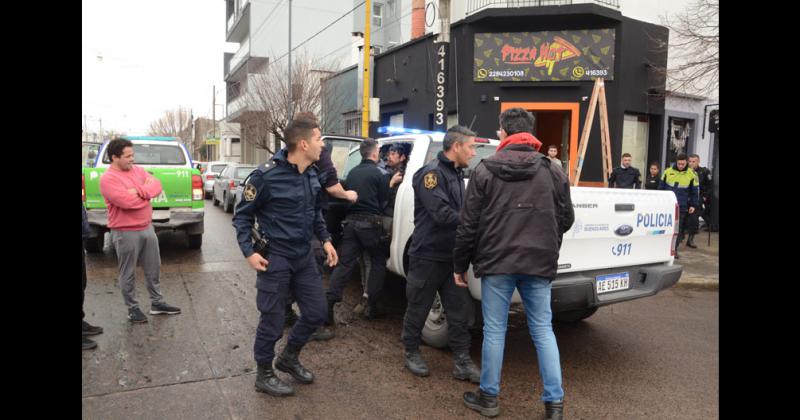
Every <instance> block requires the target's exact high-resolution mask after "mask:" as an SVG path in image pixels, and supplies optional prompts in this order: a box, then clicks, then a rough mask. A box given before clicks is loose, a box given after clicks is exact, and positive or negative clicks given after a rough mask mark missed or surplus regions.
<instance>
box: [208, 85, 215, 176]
mask: <svg viewBox="0 0 800 420" xmlns="http://www.w3.org/2000/svg"><path fill="white" fill-rule="evenodd" d="M211 90H213V91H214V92H213V93H212V94H211V126H212V129H213V133H214V134H212V136H213V137H214V138H215V139H216V138H217V106H216V104H217V86H216V85H212V86H211ZM206 158H208V161H209V162H211V160H212V159H211V155H209V154H208V139H206Z"/></svg>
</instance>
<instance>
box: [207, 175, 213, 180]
mask: <svg viewBox="0 0 800 420" xmlns="http://www.w3.org/2000/svg"><path fill="white" fill-rule="evenodd" d="M212 179H214V175H206V180H207V181H211V180H212Z"/></svg>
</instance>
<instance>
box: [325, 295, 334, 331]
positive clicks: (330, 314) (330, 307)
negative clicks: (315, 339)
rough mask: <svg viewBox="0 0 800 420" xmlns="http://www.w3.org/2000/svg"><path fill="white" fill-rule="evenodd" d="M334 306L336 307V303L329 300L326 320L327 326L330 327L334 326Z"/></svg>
mask: <svg viewBox="0 0 800 420" xmlns="http://www.w3.org/2000/svg"><path fill="white" fill-rule="evenodd" d="M333 305H336V302H334V301H332V300H328V317H327V319H325V325H328V326H330V325H333V324H334V319H333Z"/></svg>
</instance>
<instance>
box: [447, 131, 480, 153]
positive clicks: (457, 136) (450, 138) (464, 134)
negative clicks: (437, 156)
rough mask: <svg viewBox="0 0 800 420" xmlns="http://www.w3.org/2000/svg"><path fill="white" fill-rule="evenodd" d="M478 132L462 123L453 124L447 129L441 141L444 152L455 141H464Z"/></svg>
mask: <svg viewBox="0 0 800 420" xmlns="http://www.w3.org/2000/svg"><path fill="white" fill-rule="evenodd" d="M477 135H478V134H477V133H475V132H474V131H472V130H470V129H469V128H467V127H464V126H463V125H454V126H452V127H450V128H448V129H447V134H445V135H444V140H443V141H442V149H443V150H444V151H445V152H446V151H448V150H450V149H451V148H453V144H455V142H459V143H464V142H465V141H467V138H469V137H475V136H477Z"/></svg>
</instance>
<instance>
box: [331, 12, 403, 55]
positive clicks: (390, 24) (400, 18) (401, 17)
mask: <svg viewBox="0 0 800 420" xmlns="http://www.w3.org/2000/svg"><path fill="white" fill-rule="evenodd" d="M412 13H414V10H413V9H412V10H411V11H410V12H408V13H406V14H404V15H403V16H400V17H398V18H397V19H395V20H393V21H391V22H389V23H388V24H386V25H383V26H381V28H380V29H378V30H377V31H372V34H373V35H374V34H377V33H378V32H380V31H382V30H384V29H386V28H388V27H389V26H392V25H394V24H395V23H397V22H399V21H400V20H402V19H403V18H404V17H407V16H409V15H410V14H412ZM350 45H351V43H350V42H348V43H347V44H345V45H342V46H341V47H338V48H336V49H335V50H332V51H331V52H329V53H326V54H325V55H323V56H322V57H320V59H321V60H322V59H325V58H328V57H329V56H330V55H331V54H333V53H335V52H337V51H339V50H341V49H344V48H345V47H349V46H350Z"/></svg>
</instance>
